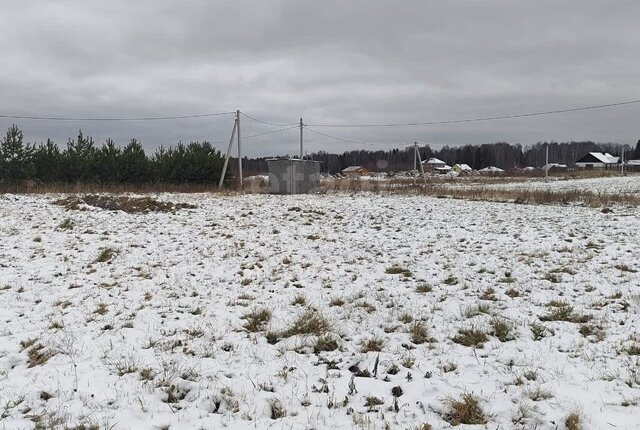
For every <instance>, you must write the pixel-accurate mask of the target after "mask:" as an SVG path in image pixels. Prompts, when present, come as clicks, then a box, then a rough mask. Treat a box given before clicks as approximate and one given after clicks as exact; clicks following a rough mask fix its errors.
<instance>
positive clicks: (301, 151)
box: [300, 118, 304, 160]
mask: <svg viewBox="0 0 640 430" xmlns="http://www.w3.org/2000/svg"><path fill="white" fill-rule="evenodd" d="M303 127H304V124H303V123H302V118H300V159H301V160H302V155H303V154H304V149H303V147H302V129H303Z"/></svg>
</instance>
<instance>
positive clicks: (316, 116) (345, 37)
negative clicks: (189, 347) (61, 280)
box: [0, 0, 640, 155]
mask: <svg viewBox="0 0 640 430" xmlns="http://www.w3.org/2000/svg"><path fill="white" fill-rule="evenodd" d="M0 5H1V6H2V14H0V53H1V54H2V57H1V58H2V67H0V95H1V96H0V114H4V115H11V114H13V115H42V116H51V115H54V116H73V117H76V116H80V117H92V118H93V117H136V116H164V115H174V114H175V115H182V114H198V113H207V112H219V111H232V110H235V109H240V110H242V111H244V112H246V113H248V114H250V115H252V116H255V117H257V118H260V119H263V120H267V121H272V122H278V123H289V122H296V121H297V120H298V118H299V117H300V116H303V117H304V120H305V122H307V123H309V124H312V123H381V122H383V123H389V122H412V121H438V120H448V119H457V118H467V117H477V116H491V115H504V114H512V113H523V112H532V111H540V110H549V109H562V108H567V107H574V106H586V105H594V104H601V103H609V102H617V101H625V100H631V99H640V56H639V55H638V52H640V50H639V49H640V48H639V47H640V2H639V1H637V0H608V1H604V0H571V1H569V0H536V1H533V0H531V1H524V0H523V1H516V0H484V1H480V0H473V1H472V0H456V1H451V0H442V1H428V0H415V1H410V0H405V1H381V0H361V1H360V0H359V1H346V0H324V1H317V0H315V1H294V0H269V1H267V0H255V1H243V0H235V1H211V0H190V1H169V0H136V1H131V0H129V1H125V0H109V1H104V0H74V1H72V0H56V1H51V0H21V1H13V0H0ZM639 119H640V105H631V106H627V107H624V108H611V109H606V110H597V111H595V110H594V111H589V112H579V113H570V114H563V115H558V116H553V117H536V118H526V119H524V118H523V119H515V120H509V121H495V122H486V123H466V124H457V125H438V126H420V127H399V128H384V129H380V128H377V129H376V128H340V129H334V128H320V127H317V128H316V129H317V130H319V131H322V132H325V133H329V134H332V135H335V136H338V137H342V138H345V139H350V140H357V141H362V142H366V143H375V144H379V145H380V146H378V145H372V146H365V145H362V144H349V143H345V142H340V141H335V140H331V139H328V138H326V137H322V136H318V135H313V134H312V133H310V132H307V133H306V134H305V137H306V138H305V142H306V148H307V150H308V151H315V150H319V149H324V150H327V151H342V150H345V149H351V148H384V146H382V145H385V144H388V146H390V147H393V146H400V145H404V143H405V142H407V143H408V142H412V141H414V140H417V141H420V142H425V143H430V144H432V145H434V146H439V145H444V144H449V145H457V144H465V143H487V142H494V141H509V142H513V143H516V142H518V143H522V144H530V143H535V142H537V141H541V140H550V139H554V140H559V141H562V140H571V139H573V140H581V139H592V140H598V141H617V142H623V143H635V141H636V140H638V139H639V138H640V120H639ZM12 122H13V120H9V119H0V127H2V129H3V130H4V129H6V127H8V126H9V125H11V123H12ZM15 122H16V123H17V124H18V125H19V126H20V127H21V128H22V129H23V131H24V133H25V137H26V138H27V140H29V141H31V142H33V141H37V142H39V141H42V140H45V139H46V138H47V137H51V138H53V139H54V140H55V141H56V142H57V143H59V144H62V145H64V144H65V143H66V140H67V138H68V137H72V136H74V135H76V134H77V130H78V129H79V128H82V129H83V131H84V132H85V134H89V135H91V136H93V137H94V138H95V139H96V140H97V141H98V142H102V141H103V140H104V139H105V138H106V137H112V138H114V139H116V141H118V142H119V143H125V142H126V140H128V138H130V137H137V138H138V139H140V140H142V142H143V144H144V145H145V147H146V148H147V149H150V150H152V149H153V148H155V147H157V146H159V145H165V146H166V145H170V144H174V143H176V142H177V141H178V140H182V141H189V140H196V139H197V140H204V139H206V140H210V141H218V140H222V139H228V136H229V133H230V131H231V127H232V125H233V117H232V116H221V117H213V118H204V119H202V118H201V119H184V120H178V121H164V122H160V121H156V122H84V123H76V122H51V121H29V120H15ZM276 129H277V128H274V127H271V126H268V125H265V124H260V123H256V122H253V121H250V120H248V119H246V118H243V119H242V133H243V135H245V136H249V135H252V134H257V133H262V132H266V131H271V130H276ZM297 139H298V134H297V131H296V130H290V131H285V132H282V133H276V134H272V135H267V136H263V137H258V138H254V139H250V140H246V142H245V144H244V145H243V146H244V148H245V149H246V152H247V154H248V155H266V154H286V153H295V152H296V150H297V149H296V148H297V145H298V143H297ZM394 144H395V145H394ZM217 146H218V147H219V148H222V147H224V146H225V144H223V143H218V144H217Z"/></svg>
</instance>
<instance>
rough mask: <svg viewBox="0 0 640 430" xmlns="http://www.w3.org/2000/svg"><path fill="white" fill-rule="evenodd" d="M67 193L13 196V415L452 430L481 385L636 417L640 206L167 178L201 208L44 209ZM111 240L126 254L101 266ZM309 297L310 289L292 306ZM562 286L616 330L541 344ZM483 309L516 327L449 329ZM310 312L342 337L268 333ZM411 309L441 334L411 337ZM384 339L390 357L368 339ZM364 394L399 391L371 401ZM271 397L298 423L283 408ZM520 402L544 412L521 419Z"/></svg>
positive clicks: (147, 423) (484, 401)
mask: <svg viewBox="0 0 640 430" xmlns="http://www.w3.org/2000/svg"><path fill="white" fill-rule="evenodd" d="M611 179H612V178H611ZM622 180H625V181H626V180H628V178H621V182H622ZM583 181H590V180H583ZM602 182H603V183H606V184H610V180H609V179H607V180H606V181H602ZM624 183H627V182H624ZM629 183H631V181H629ZM557 184H558V185H557V186H561V185H562V186H566V185H567V184H569V181H558V182H557ZM597 184H598V182H597V181H594V182H593V186H598V185H597ZM616 184H617V185H621V184H620V183H616ZM530 185H531V183H527V186H530ZM510 186H511V185H510ZM518 186H519V184H518ZM551 186H556V183H555V182H554V183H552V184H551ZM608 186H610V185H603V187H604V188H606V187H608ZM58 197H59V196H12V195H5V196H0V316H1V320H0V321H1V322H0V405H2V406H3V409H2V412H1V413H2V415H0V428H2V429H22V428H32V427H33V426H35V422H34V420H37V419H38V418H34V417H38V416H39V417H40V418H39V419H40V423H47V422H51V420H58V421H55V422H58V423H61V424H60V425H63V424H64V425H68V426H69V427H73V426H78V425H80V424H85V425H89V424H91V423H94V424H97V425H100V426H101V428H113V429H157V428H160V427H161V426H167V425H169V426H170V428H172V429H176V428H179V429H199V428H222V427H225V428H229V429H244V428H257V429H262V428H277V429H281V428H286V429H311V428H315V429H325V428H330V429H348V428H367V429H383V428H385V426H388V428H401V429H405V428H419V427H418V426H420V425H421V424H422V423H425V422H429V423H431V425H432V426H433V428H434V429H446V428H450V427H451V426H450V424H448V423H447V422H445V421H444V420H443V415H442V411H443V410H445V409H446V399H447V398H449V397H453V398H459V397H460V395H462V394H463V393H473V394H474V395H476V396H477V397H478V398H479V399H480V402H481V405H482V407H483V409H484V410H485V412H486V413H487V414H488V415H489V423H488V424H487V426H486V428H489V429H497V428H500V429H506V428H528V429H534V428H535V429H538V430H547V429H548V430H551V429H556V428H564V427H563V422H564V421H563V420H564V417H566V416H567V414H569V413H570V412H573V411H578V412H579V413H580V414H581V415H582V417H583V420H584V424H585V429H587V430H588V429H603V428H616V429H637V428H640V424H639V422H640V421H639V419H638V416H639V409H638V406H637V403H638V401H640V389H639V388H640V363H639V361H640V356H637V355H632V354H631V353H629V352H627V350H625V348H627V347H628V346H631V345H635V344H636V343H635V342H636V341H635V340H634V338H635V339H636V340H638V336H639V333H638V330H639V328H640V322H639V319H640V295H639V292H638V286H639V285H640V276H639V274H638V272H636V271H634V270H637V269H640V267H639V263H638V259H637V245H638V242H637V234H636V233H637V232H638V231H639V230H640V214H639V213H638V211H637V210H636V209H625V208H614V210H613V212H612V213H602V212H601V211H599V210H596V209H590V208H582V207H574V206H562V207H560V206H558V207H554V206H534V205H512V204H495V203H487V202H467V201H461V200H448V199H433V198H426V197H419V196H400V195H395V196H394V195H354V196H351V195H347V194H326V195H315V196H270V195H245V196H222V195H208V194H199V195H193V194H192V195H181V194H162V195H159V196H157V197H158V198H160V199H163V200H168V201H172V202H185V203H191V204H194V205H196V206H197V208H196V209H185V210H180V211H176V212H175V213H150V214H145V215H140V214H126V213H123V212H109V211H105V210H99V209H95V208H91V207H88V208H87V210H84V211H67V210H64V209H63V208H62V207H59V206H54V205H51V201H53V200H55V199H56V198H58ZM67 219H68V220H70V223H71V225H72V226H73V227H72V228H65V227H64V226H65V225H66V226H68V225H69V223H66V224H62V223H63V222H64V221H65V220H67ZM104 249H113V250H114V251H115V252H116V255H115V257H113V258H112V259H111V260H110V261H105V262H97V261H96V260H97V257H98V256H99V254H100V253H101V251H102V250H104ZM392 266H398V267H401V268H404V269H406V270H407V271H410V272H405V275H402V274H391V273H386V272H387V271H388V269H389V268H391V267H392ZM427 284H428V285H429V286H430V287H431V288H432V290H431V291H430V292H418V291H417V290H416V288H417V287H419V286H421V285H427ZM489 288H493V289H494V290H495V294H494V295H495V297H494V298H495V300H493V299H491V297H490V296H491V294H489V295H487V289H489ZM509 291H511V292H517V293H518V294H519V295H518V296H516V295H515V294H511V293H510V294H511V296H510V295H508V294H507V292H509ZM300 295H302V296H303V297H304V298H305V300H306V304H296V305H294V304H292V302H293V301H294V298H296V297H297V296H300ZM481 297H483V298H481ZM337 298H340V299H342V300H344V304H341V305H334V306H330V302H331V301H332V300H333V299H337ZM552 300H556V301H565V302H567V303H569V304H570V305H572V306H573V308H574V310H575V311H576V312H578V313H580V314H586V315H590V316H592V318H593V319H592V321H591V323H590V324H594V325H596V326H597V327H599V328H601V329H602V330H603V331H604V333H605V334H604V337H603V338H602V339H598V338H597V336H593V335H589V336H587V337H585V336H583V335H582V334H580V332H579V330H580V329H581V327H583V326H585V325H584V324H582V325H581V324H578V323H573V322H561V321H552V322H543V324H544V325H545V326H546V327H547V328H548V329H549V330H551V331H552V332H553V334H551V333H549V334H548V336H546V337H544V338H541V339H538V340H534V338H533V336H532V332H531V330H530V328H529V324H530V323H531V322H533V321H537V322H540V320H539V316H542V315H546V314H547V312H548V311H549V309H551V308H549V307H547V306H545V304H547V303H548V302H550V301H552ZM479 304H483V305H486V306H488V308H489V309H490V310H489V311H488V312H491V313H493V314H496V315H500V316H501V317H502V318H504V319H505V320H506V321H508V322H509V323H510V324H512V325H513V336H514V339H513V340H508V341H505V342H501V341H500V340H499V339H498V338H497V337H496V336H494V335H491V334H489V339H488V341H487V342H486V343H485V344H484V347H482V348H472V347H467V346H463V345H460V344H457V343H455V342H453V341H452V338H453V337H454V336H455V335H456V334H457V333H458V329H460V328H469V327H475V328H478V329H482V330H484V331H487V332H490V331H491V330H490V326H489V325H490V321H491V319H492V316H490V315H487V314H485V313H480V314H478V315H475V316H474V315H473V312H471V308H472V307H473V306H477V305H479ZM307 307H311V308H314V309H317V310H318V311H320V312H321V313H322V315H324V316H325V317H326V318H327V319H328V320H329V321H330V322H331V325H332V329H331V330H332V332H333V333H334V334H335V335H338V336H339V338H338V339H339V344H340V350H336V351H330V352H320V353H317V354H316V353H314V352H313V345H314V343H315V340H316V338H315V337H314V336H303V335H297V336H293V337H282V338H281V339H280V340H279V341H278V342H277V343H275V344H269V343H268V342H267V339H266V336H265V332H266V331H267V330H268V331H273V332H282V331H284V330H286V329H287V328H288V327H290V326H291V323H292V321H293V320H294V319H295V318H296V317H297V316H298V315H301V314H302V313H303V312H304V311H305V309H307ZM257 308H267V309H269V310H271V311H272V313H273V317H272V320H271V321H270V322H269V323H268V324H267V327H266V328H265V331H259V332H256V333H252V332H247V331H246V330H244V329H243V325H244V323H245V320H243V319H242V316H243V315H245V314H246V313H248V312H250V311H251V310H253V309H257ZM100 309H102V310H100ZM403 314H408V315H410V316H411V317H413V318H415V319H416V320H420V321H424V323H425V324H426V326H427V327H428V329H429V334H430V336H432V337H433V338H435V342H428V343H424V344H413V343H412V342H411V340H410V336H409V333H408V330H409V327H410V324H408V323H406V322H403V321H401V320H400V319H401V316H402V315H403ZM373 337H378V338H380V339H383V340H384V347H383V349H382V351H381V352H380V353H377V352H366V353H365V352H361V345H362V342H364V341H366V340H368V339H371V338H373ZM33 339H37V342H39V343H40V344H42V345H43V346H44V347H45V348H46V349H47V350H50V351H52V353H54V354H55V355H53V356H52V357H51V358H50V359H49V360H48V361H46V362H44V363H42V364H38V365H35V366H33V367H30V368H29V367H27V363H28V361H27V360H28V356H27V351H29V350H30V348H28V347H27V348H24V349H23V348H22V347H21V345H20V343H21V342H24V341H27V340H33ZM377 359H379V370H378V374H377V377H354V378H353V383H354V384H355V389H356V390H357V392H352V393H351V394H350V393H349V391H350V389H349V385H350V381H352V373H351V372H350V371H349V368H350V367H351V366H353V365H358V367H359V368H360V369H361V370H362V369H368V370H369V371H372V370H373V368H374V364H375V362H376V360H377ZM394 365H395V367H397V368H398V370H399V371H398V372H397V373H395V374H393V373H394V372H391V373H388V372H387V371H388V370H389V369H391V368H392V367H394ZM145 369H146V371H145ZM129 370H131V372H130V373H127V372H129ZM143 375H146V376H143ZM525 375H526V376H525ZM145 377H146V379H147V380H145ZM396 386H400V387H402V390H403V395H402V396H401V397H400V398H399V402H398V409H399V411H398V412H395V411H393V410H389V408H391V407H392V405H393V397H392V394H391V390H392V388H393V387H396ZM171 387H173V388H171ZM537 390H539V391H541V392H545V391H548V393H549V395H551V396H552V397H550V398H547V399H541V398H538V397H537V396H535V395H534V394H535V393H536V392H537ZM43 392H46V393H48V394H50V395H51V396H52V397H51V398H49V399H47V396H45V395H43ZM169 392H171V395H172V396H173V397H174V399H173V400H172V401H169V400H171V399H170V397H169ZM367 396H375V397H377V398H379V399H380V400H382V401H383V402H384V404H383V405H381V406H378V407H377V408H374V409H377V410H376V411H371V412H368V408H367V407H366V406H364V405H365V401H366V398H367ZM531 397H534V398H536V399H537V400H536V401H534V400H532V399H531ZM274 402H277V403H279V405H280V406H281V407H282V408H283V409H284V411H285V416H284V417H282V418H277V419H272V417H271V411H272V407H271V406H270V405H272V404H273V403H274ZM624 405H626V406H624ZM520 407H524V408H525V409H527V410H528V411H529V412H528V415H530V417H529V418H523V419H521V420H520V421H519V422H518V423H515V424H514V422H513V421H514V420H516V418H518V417H517V414H518V410H519V408H520ZM456 428H459V429H465V428H469V429H471V428H480V427H478V426H471V425H469V426H466V425H460V426H458V427H456Z"/></svg>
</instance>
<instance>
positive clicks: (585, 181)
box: [450, 174, 640, 194]
mask: <svg viewBox="0 0 640 430" xmlns="http://www.w3.org/2000/svg"><path fill="white" fill-rule="evenodd" d="M505 179H506V178H505ZM450 186H453V187H458V186H465V187H469V186H476V185H475V184H467V185H458V184H456V183H453V184H451V185H450ZM477 186H479V187H482V188H490V189H504V190H522V189H533V190H549V191H556V192H563V191H592V192H594V193H609V194H631V193H636V194H637V193H640V175H637V174H632V175H627V176H610V177H604V178H581V179H565V178H562V177H550V178H549V180H547V181H545V180H544V178H531V179H530V180H526V181H520V182H516V181H514V182H506V181H505V183H497V184H478V185H477Z"/></svg>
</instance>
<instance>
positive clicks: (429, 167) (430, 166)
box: [422, 158, 451, 173]
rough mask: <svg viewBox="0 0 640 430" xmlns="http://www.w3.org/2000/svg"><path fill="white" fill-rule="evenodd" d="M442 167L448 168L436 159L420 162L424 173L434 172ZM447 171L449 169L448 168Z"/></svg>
mask: <svg viewBox="0 0 640 430" xmlns="http://www.w3.org/2000/svg"><path fill="white" fill-rule="evenodd" d="M442 167H449V166H447V163H445V162H444V161H442V160H439V159H437V158H429V159H428V160H426V161H423V162H422V168H423V169H424V171H425V172H434V171H436V169H439V168H442ZM449 169H451V167H449ZM445 173H446V172H445Z"/></svg>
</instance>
